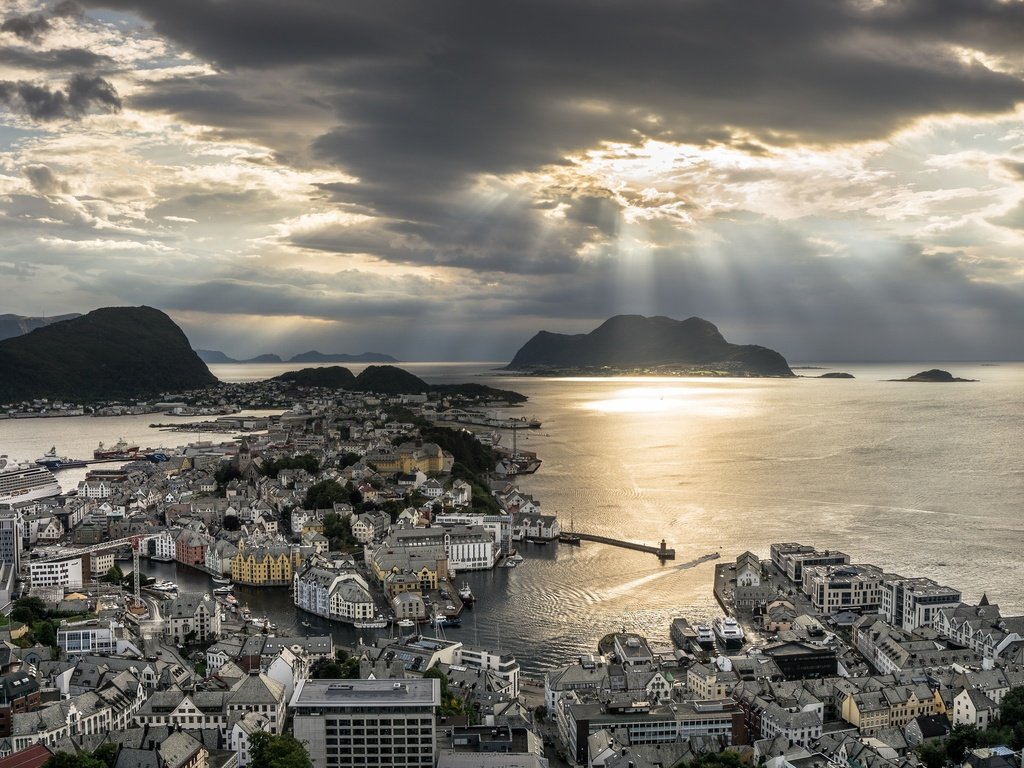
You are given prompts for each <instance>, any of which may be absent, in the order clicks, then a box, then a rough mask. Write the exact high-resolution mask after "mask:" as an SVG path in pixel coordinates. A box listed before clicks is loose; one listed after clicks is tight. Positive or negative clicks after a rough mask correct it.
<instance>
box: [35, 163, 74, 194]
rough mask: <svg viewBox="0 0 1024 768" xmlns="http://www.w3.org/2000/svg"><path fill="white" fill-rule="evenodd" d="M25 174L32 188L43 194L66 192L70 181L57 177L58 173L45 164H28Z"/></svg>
mask: <svg viewBox="0 0 1024 768" xmlns="http://www.w3.org/2000/svg"><path fill="white" fill-rule="evenodd" d="M24 171H25V176H26V178H27V179H28V181H29V184H31V185H32V189H34V190H35V191H36V192H38V193H39V194H41V195H57V194H66V193H67V192H68V189H69V188H68V183H67V182H66V181H62V180H61V179H59V178H57V175H56V174H55V173H54V172H53V171H52V170H50V169H49V168H48V167H47V166H45V165H29V166H26V167H25V169H24Z"/></svg>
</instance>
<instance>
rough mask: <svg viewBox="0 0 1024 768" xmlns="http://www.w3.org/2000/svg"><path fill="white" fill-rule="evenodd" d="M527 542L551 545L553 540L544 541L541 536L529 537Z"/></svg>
mask: <svg viewBox="0 0 1024 768" xmlns="http://www.w3.org/2000/svg"><path fill="white" fill-rule="evenodd" d="M526 540H527V541H528V542H530V543H531V544H550V543H551V539H544V538H541V537H540V536H527V537H526Z"/></svg>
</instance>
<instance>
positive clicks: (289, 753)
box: [55, 732, 313, 768]
mask: <svg viewBox="0 0 1024 768" xmlns="http://www.w3.org/2000/svg"><path fill="white" fill-rule="evenodd" d="M249 750H250V754H251V755H252V759H251V760H250V761H249V765H250V766H251V768H313V761H312V760H310V759H309V753H308V752H307V751H306V748H305V747H304V746H303V745H302V742H300V741H299V740H298V739H296V738H295V737H294V736H292V735H291V734H290V733H282V734H280V735H277V734H274V733H265V732H257V733H254V734H253V735H252V736H250V737H249ZM55 768H64V766H56V767H55ZM68 768H70V766H69V767H68Z"/></svg>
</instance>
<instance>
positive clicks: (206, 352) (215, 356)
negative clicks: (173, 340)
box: [196, 349, 283, 365]
mask: <svg viewBox="0 0 1024 768" xmlns="http://www.w3.org/2000/svg"><path fill="white" fill-rule="evenodd" d="M196 354H197V355H199V359H200V360H202V361H203V362H204V363H211V364H213V365H229V364H233V363H237V364H240V365H242V364H245V363H280V362H283V361H282V360H281V358H280V357H279V356H277V355H274V354H268V355H257V356H256V357H250V358H249V359H248V360H236V359H235V358H233V357H228V356H227V355H225V354H224V353H223V352H219V351H217V350H215V349H197V350H196Z"/></svg>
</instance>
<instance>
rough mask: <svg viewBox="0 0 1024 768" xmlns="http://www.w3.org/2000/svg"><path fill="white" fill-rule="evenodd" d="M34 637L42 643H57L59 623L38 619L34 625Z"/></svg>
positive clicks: (52, 644)
mask: <svg viewBox="0 0 1024 768" xmlns="http://www.w3.org/2000/svg"><path fill="white" fill-rule="evenodd" d="M32 637H33V638H34V639H35V641H36V642H37V643H39V644H41V645H49V646H51V647H52V646H55V645H57V625H56V624H54V623H53V622H52V621H45V620H44V621H37V622H36V623H35V624H33V625H32Z"/></svg>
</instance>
